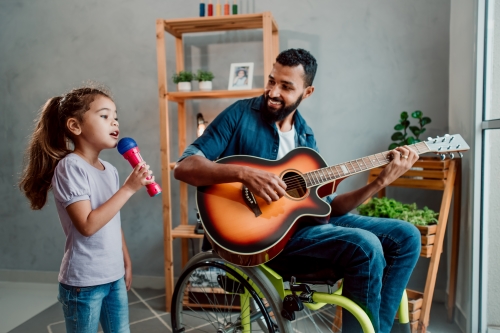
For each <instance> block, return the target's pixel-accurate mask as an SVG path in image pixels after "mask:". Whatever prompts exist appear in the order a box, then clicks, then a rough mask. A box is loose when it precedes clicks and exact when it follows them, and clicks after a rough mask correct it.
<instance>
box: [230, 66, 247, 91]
mask: <svg viewBox="0 0 500 333" xmlns="http://www.w3.org/2000/svg"><path fill="white" fill-rule="evenodd" d="M253 65H254V63H253V62H238V63H232V64H231V67H230V69H229V82H228V87H227V89H228V90H246V89H252V82H253V67H254V66H253Z"/></svg>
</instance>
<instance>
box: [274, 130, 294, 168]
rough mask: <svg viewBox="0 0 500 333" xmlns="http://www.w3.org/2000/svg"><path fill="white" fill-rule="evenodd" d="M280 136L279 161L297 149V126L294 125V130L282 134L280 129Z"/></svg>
mask: <svg viewBox="0 0 500 333" xmlns="http://www.w3.org/2000/svg"><path fill="white" fill-rule="evenodd" d="M278 134H279V136H280V147H279V149H278V156H277V157H276V159H277V160H279V159H282V158H283V156H285V155H286V154H288V152H290V150H292V149H295V125H292V129H291V130H289V131H288V132H281V131H280V130H279V129H278Z"/></svg>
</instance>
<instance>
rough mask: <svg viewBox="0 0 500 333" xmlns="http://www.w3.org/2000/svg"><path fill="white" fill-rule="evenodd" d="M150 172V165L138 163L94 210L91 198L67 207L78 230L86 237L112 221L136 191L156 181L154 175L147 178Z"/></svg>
mask: <svg viewBox="0 0 500 333" xmlns="http://www.w3.org/2000/svg"><path fill="white" fill-rule="evenodd" d="M150 174H151V171H149V165H145V162H141V163H139V164H137V166H136V167H135V168H134V170H133V171H132V173H131V174H130V176H128V178H127V180H125V183H124V184H123V186H122V187H121V188H120V189H119V190H118V191H117V192H116V193H115V194H114V195H113V196H112V197H111V198H109V200H108V201H106V202H105V203H103V204H102V205H101V206H99V207H98V208H96V209H94V210H92V206H91V205H90V200H83V201H77V202H75V203H72V204H71V205H69V206H68V207H66V211H67V212H68V214H69V217H70V218H71V221H72V222H73V224H74V226H75V228H76V230H78V231H79V232H80V233H81V234H82V235H83V236H86V237H90V236H92V235H93V234H95V233H96V232H97V231H99V230H100V229H101V228H102V227H104V226H105V225H106V224H107V223H108V222H109V221H111V219H112V218H113V216H115V215H116V214H117V213H118V211H120V209H121V208H122V207H123V205H124V204H125V203H126V202H127V201H128V199H130V197H131V196H132V195H133V194H134V193H135V192H137V191H138V190H139V189H140V188H141V187H143V186H144V185H148V184H151V183H152V182H154V177H151V179H150V180H147V179H146V177H148V176H149V175H150Z"/></svg>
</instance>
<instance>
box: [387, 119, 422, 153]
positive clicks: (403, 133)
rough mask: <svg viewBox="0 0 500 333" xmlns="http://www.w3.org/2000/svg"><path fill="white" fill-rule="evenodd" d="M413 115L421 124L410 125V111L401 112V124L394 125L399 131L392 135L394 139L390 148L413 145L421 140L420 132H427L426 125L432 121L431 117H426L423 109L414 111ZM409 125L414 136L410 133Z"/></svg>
mask: <svg viewBox="0 0 500 333" xmlns="http://www.w3.org/2000/svg"><path fill="white" fill-rule="evenodd" d="M411 117H412V118H414V119H417V120H418V125H419V126H410V120H409V119H408V112H406V111H403V112H401V119H399V124H396V126H394V129H395V130H396V131H397V132H395V133H394V134H393V135H392V136H391V140H392V141H394V142H393V143H391V144H390V145H389V150H392V149H394V148H397V147H400V146H404V145H411V144H414V143H418V142H420V139H419V137H420V134H423V133H424V132H425V130H426V129H425V127H424V126H425V125H427V124H430V123H431V118H429V117H424V116H423V113H422V111H419V110H417V111H415V112H412V114H411ZM408 127H409V128H410V131H411V133H413V135H414V136H411V135H408V134H409V133H408V131H407V130H408Z"/></svg>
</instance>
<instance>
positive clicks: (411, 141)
mask: <svg viewBox="0 0 500 333" xmlns="http://www.w3.org/2000/svg"><path fill="white" fill-rule="evenodd" d="M414 143H415V138H414V137H412V136H410V137H409V138H407V139H406V144H407V145H412V144H414Z"/></svg>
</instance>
